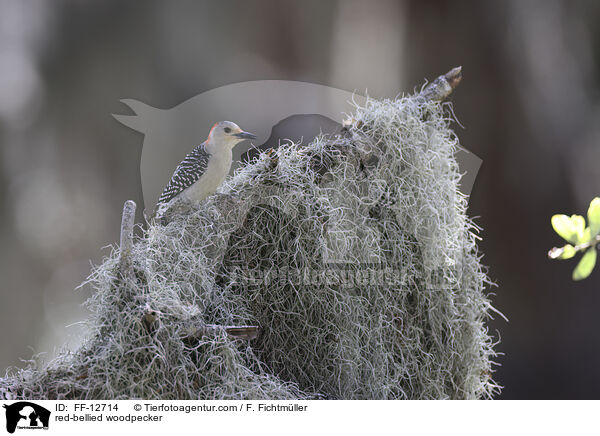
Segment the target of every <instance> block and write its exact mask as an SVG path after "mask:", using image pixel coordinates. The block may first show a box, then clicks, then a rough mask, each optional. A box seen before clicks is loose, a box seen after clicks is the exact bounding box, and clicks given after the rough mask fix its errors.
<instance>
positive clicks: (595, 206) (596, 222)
mask: <svg viewBox="0 0 600 436" xmlns="http://www.w3.org/2000/svg"><path fill="white" fill-rule="evenodd" d="M587 216H588V225H589V226H590V231H591V232H592V234H591V237H592V238H595V237H596V235H598V234H599V233H600V197H596V198H594V199H593V200H592V202H591V203H590V207H589V209H588V213H587Z"/></svg>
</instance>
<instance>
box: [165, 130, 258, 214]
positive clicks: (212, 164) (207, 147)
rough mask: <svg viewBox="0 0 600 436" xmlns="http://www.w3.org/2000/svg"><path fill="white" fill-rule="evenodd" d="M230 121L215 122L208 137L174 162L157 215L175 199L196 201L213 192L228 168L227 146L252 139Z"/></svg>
mask: <svg viewBox="0 0 600 436" xmlns="http://www.w3.org/2000/svg"><path fill="white" fill-rule="evenodd" d="M255 138H256V136H255V135H253V134H252V133H248V132H244V131H243V130H242V129H240V127H239V126H238V125H237V124H235V123H232V122H231V121H221V122H218V123H216V124H215V125H214V126H213V127H212V129H211V130H210V133H209V134H208V139H207V140H206V141H204V142H203V143H202V144H200V145H198V146H196V147H195V148H194V149H193V150H192V151H191V152H190V153H188V154H187V156H186V157H185V159H183V161H182V162H181V163H180V164H179V165H178V166H177V169H176V170H175V172H174V173H173V176H172V177H171V180H170V181H169V183H168V184H167V186H166V187H165V189H164V191H163V193H162V194H161V196H160V198H159V199H158V203H157V205H156V206H157V210H158V213H159V215H160V214H161V212H162V211H164V210H166V209H167V208H168V207H169V205H170V204H171V202H172V201H173V200H175V199H183V200H186V201H189V202H191V203H199V202H201V201H202V200H204V199H205V198H206V197H208V196H209V195H210V194H212V193H213V192H215V191H216V190H217V188H218V187H219V186H221V183H223V180H225V177H226V176H227V174H228V173H229V169H230V168H231V150H233V147H235V145H236V144H238V143H239V142H241V141H243V140H245V139H255Z"/></svg>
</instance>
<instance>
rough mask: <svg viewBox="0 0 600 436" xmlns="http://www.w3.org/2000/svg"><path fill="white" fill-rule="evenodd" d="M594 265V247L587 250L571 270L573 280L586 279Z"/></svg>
mask: <svg viewBox="0 0 600 436" xmlns="http://www.w3.org/2000/svg"><path fill="white" fill-rule="evenodd" d="M595 265H596V247H591V248H588V249H587V251H586V252H585V253H584V255H583V257H582V258H581V260H580V261H579V263H578V264H577V266H576V267H575V269H574V270H573V280H583V279H585V278H586V277H588V276H589V275H590V274H591V273H592V271H593V270H594V266H595Z"/></svg>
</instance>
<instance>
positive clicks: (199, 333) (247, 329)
mask: <svg viewBox="0 0 600 436" xmlns="http://www.w3.org/2000/svg"><path fill="white" fill-rule="evenodd" d="M223 331H225V333H227V334H228V335H229V336H231V337H234V338H237V339H246V340H252V339H256V338H257V337H258V333H259V329H258V326H254V325H240V326H234V325H228V326H223V325H215V324H207V325H205V326H202V327H200V328H198V329H196V330H194V331H193V332H192V333H191V334H190V335H188V336H187V337H186V339H187V340H193V339H200V338H202V337H203V336H217V335H218V334H219V333H221V332H223Z"/></svg>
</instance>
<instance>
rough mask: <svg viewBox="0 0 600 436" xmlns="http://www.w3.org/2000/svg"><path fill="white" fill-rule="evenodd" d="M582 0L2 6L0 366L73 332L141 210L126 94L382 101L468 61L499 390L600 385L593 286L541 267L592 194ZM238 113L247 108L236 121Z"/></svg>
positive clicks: (592, 105) (592, 32)
mask: <svg viewBox="0 0 600 436" xmlns="http://www.w3.org/2000/svg"><path fill="white" fill-rule="evenodd" d="M599 12H600V4H599V3H598V2H594V1H567V0H544V1H542V0H539V1H534V0H526V1H521V0H507V1H502V2H500V1H492V0H488V1H477V0H469V1H428V2H423V1H418V0H412V1H408V0H407V1H390V0H380V1H376V2H373V1H366V0H365V1H358V0H343V1H330V2H323V1H303V2H292V1H281V0H278V1H275V0H273V1H222V2H214V1H212V2H209V1H203V2H201V1H193V2H192V1H177V2H167V1H146V2H134V1H123V0H106V1H102V2H100V1H96V2H80V1H74V0H72V1H67V0H62V1H59V0H55V1H42V0H29V1H22V0H0V205H1V210H2V213H1V214H0V233H1V241H2V245H1V246H0V277H1V278H2V289H1V291H0V292H1V296H2V300H1V301H2V304H1V306H0V329H1V331H2V332H3V334H2V335H1V337H0V368H6V367H8V366H9V365H22V363H21V362H20V361H19V359H28V358H30V357H31V356H32V350H31V348H29V347H32V348H33V353H37V352H49V353H50V355H52V354H53V353H54V348H55V347H57V346H59V345H60V344H63V343H70V344H75V343H77V341H78V337H79V336H78V333H79V332H80V330H79V327H78V326H77V325H74V326H71V327H66V326H67V325H70V324H73V323H76V322H77V321H78V320H81V319H83V318H84V317H85V311H84V310H83V309H82V308H81V307H80V306H79V305H80V303H81V302H82V301H83V300H84V299H85V297H86V295H88V294H89V290H86V289H85V288H84V289H83V290H81V291H74V290H73V289H74V288H75V287H76V286H77V285H78V284H79V283H81V281H82V280H83V279H84V278H85V276H86V275H87V274H88V272H89V267H90V260H91V261H92V262H98V261H100V260H101V258H102V255H103V251H102V250H101V249H100V247H102V246H106V245H108V244H111V243H113V242H116V241H117V239H118V227H119V220H120V212H121V207H122V204H123V202H124V201H125V200H127V199H134V200H135V201H136V202H138V203H141V200H142V189H141V185H140V172H139V162H140V157H141V150H142V143H143V138H142V136H141V135H140V134H139V133H136V132H134V131H132V130H130V129H128V128H126V127H124V126H122V125H120V124H119V123H117V122H116V121H115V120H114V119H113V118H112V117H111V116H110V114H112V113H124V111H123V109H124V108H123V106H122V105H121V103H119V99H121V98H134V99H138V100H141V101H144V102H145V103H148V104H150V105H152V106H155V107H160V108H171V107H173V106H175V105H178V104H179V103H181V102H182V101H184V100H186V99H188V98H190V97H193V96H194V95H197V94H199V93H201V92H204V91H207V90H210V89H213V88H215V87H218V86H223V85H226V84H231V83H236V82H241V81H248V80H265V79H283V80H297V81H306V82H311V83H318V84H322V85H326V86H332V87H335V88H340V89H344V90H347V91H353V90H359V91H364V90H365V89H366V90H368V93H369V94H370V95H372V96H375V97H393V96H395V95H396V94H397V93H399V92H402V91H410V90H412V89H413V88H414V87H415V86H421V84H422V83H423V80H424V78H426V77H427V78H429V79H433V78H434V77H435V76H437V75H439V74H441V73H444V72H446V71H447V70H448V69H449V68H451V67H453V66H456V65H462V66H463V68H464V81H463V83H462V84H461V85H460V88H459V89H458V91H457V93H456V95H455V97H454V103H455V111H456V114H457V116H458V118H459V119H460V121H461V122H462V124H463V125H464V126H465V129H464V130H463V129H461V128H459V127H457V129H458V134H459V137H460V138H461V142H462V144H463V146H464V147H466V148H467V149H469V150H471V151H472V152H474V153H475V154H476V155H478V156H479V157H480V158H482V159H483V165H482V167H481V169H480V172H479V175H478V179H477V181H476V183H475V186H474V188H473V192H472V197H471V201H470V213H471V215H473V216H478V217H479V218H478V219H477V223H478V224H479V225H481V226H482V227H483V228H484V230H483V232H482V234H481V236H482V237H483V241H482V242H481V245H480V246H481V248H482V251H483V253H485V257H484V262H485V263H486V264H488V265H489V266H490V274H491V276H492V277H493V278H494V280H495V281H496V282H497V283H498V284H499V287H498V288H496V289H495V290H494V292H496V294H497V296H496V297H495V298H494V303H495V305H496V306H497V307H498V308H499V309H500V310H501V311H503V312H504V313H505V314H506V315H507V316H508V317H509V318H510V323H508V324H507V323H505V322H504V321H502V320H495V321H493V322H491V324H490V328H491V329H493V330H496V329H497V330H498V331H499V334H500V336H501V338H502V343H501V344H500V346H499V350H500V351H502V352H503V353H505V355H504V356H501V357H500V358H499V359H498V360H499V362H500V363H501V364H502V366H501V367H499V368H498V372H497V375H496V378H497V380H498V381H499V382H500V383H501V384H503V385H504V386H505V390H504V392H503V394H502V396H501V398H596V397H597V396H598V394H597V391H598V387H600V373H598V371H595V369H596V368H598V366H599V364H600V350H599V347H598V343H600V341H599V339H600V318H599V317H598V316H597V313H598V309H599V308H600V290H599V289H598V288H599V287H598V277H599V274H600V272H595V273H594V274H593V275H592V276H591V278H590V279H588V280H586V281H584V282H582V283H573V282H571V280H570V273H571V270H572V268H573V266H574V264H573V262H562V263H552V262H550V261H548V260H547V259H546V251H547V249H549V248H550V247H551V246H553V245H557V244H559V243H560V240H559V238H558V237H557V236H555V235H554V234H553V231H552V229H551V227H550V216H551V215H552V214H553V213H558V212H566V213H575V212H577V213H585V211H586V208H587V204H588V203H589V201H590V200H591V199H592V198H593V197H594V196H595V195H598V194H599V192H600V189H598V187H599V183H600V171H598V169H597V162H599V159H600V148H599V144H600V131H599V128H600V124H599V123H598V122H597V121H598V108H599V105H598V91H599V74H598V61H599V59H600V32H599V29H600V27H598V26H597V22H598V19H599V18H600V13H599ZM240 124H242V121H240Z"/></svg>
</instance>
